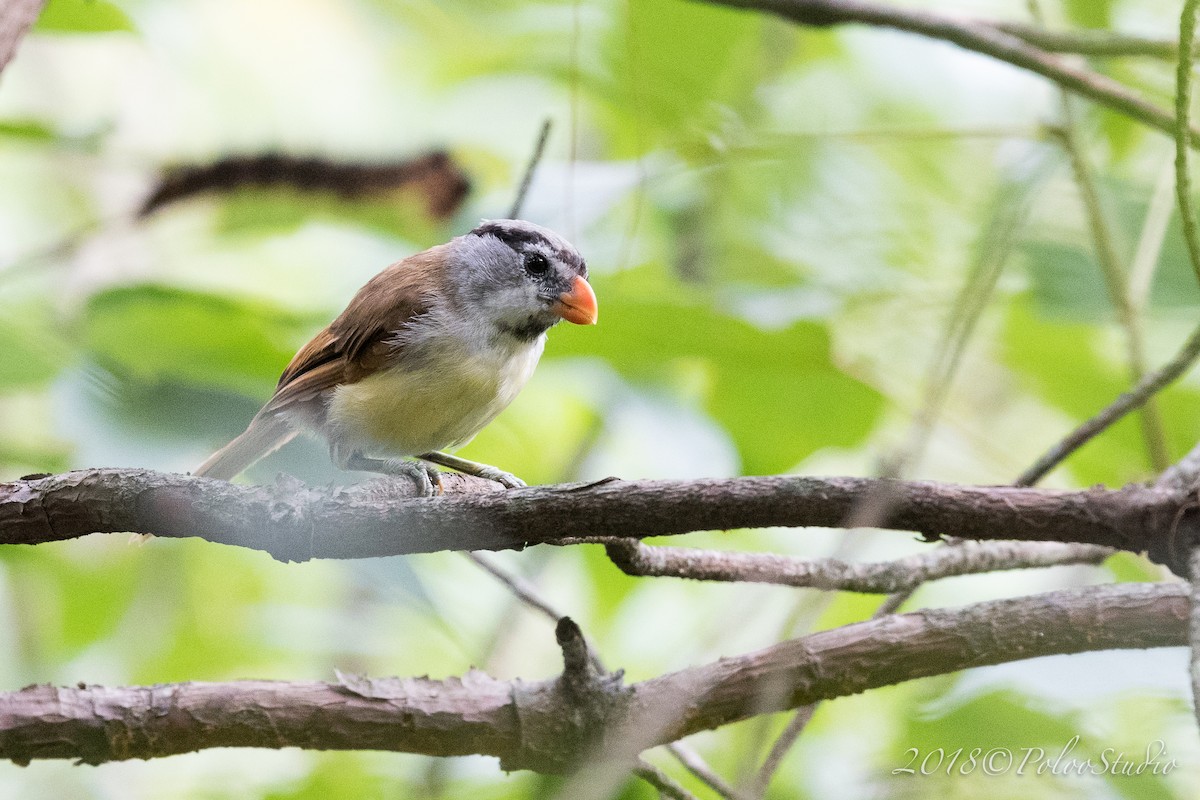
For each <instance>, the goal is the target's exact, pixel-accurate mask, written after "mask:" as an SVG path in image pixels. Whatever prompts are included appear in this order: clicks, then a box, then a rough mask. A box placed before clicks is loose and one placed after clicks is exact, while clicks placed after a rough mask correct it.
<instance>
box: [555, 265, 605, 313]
mask: <svg viewBox="0 0 1200 800" xmlns="http://www.w3.org/2000/svg"><path fill="white" fill-rule="evenodd" d="M554 312H555V313H556V314H558V315H559V316H560V317H562V318H563V319H565V320H566V321H567V322H574V323H575V324H576V325H595V324H596V293H595V292H593V291H592V285H591V284H590V283H588V282H587V281H586V280H584V278H583V276H577V277H576V278H575V283H574V284H572V286H571V291H569V292H563V293H562V294H560V295H559V296H558V302H557V303H555V304H554Z"/></svg>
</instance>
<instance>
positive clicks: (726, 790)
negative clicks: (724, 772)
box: [667, 742, 745, 800]
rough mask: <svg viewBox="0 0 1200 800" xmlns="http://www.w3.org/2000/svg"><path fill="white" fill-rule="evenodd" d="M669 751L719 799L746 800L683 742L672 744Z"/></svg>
mask: <svg viewBox="0 0 1200 800" xmlns="http://www.w3.org/2000/svg"><path fill="white" fill-rule="evenodd" d="M667 750H668V751H670V753H671V755H673V756H675V758H676V759H677V760H678V761H679V763H680V764H683V766H684V767H686V768H687V770H688V772H690V773H692V774H693V775H695V776H696V778H697V779H698V780H700V781H703V782H704V784H705V785H706V786H708V787H709V788H710V789H712V790H713V791H714V792H716V794H717V795H718V796H719V797H722V798H724V799H725V800H745V797H744V795H742V794H741V793H740V792H738V790H737V789H734V788H733V787H732V786H730V785H729V784H728V783H726V782H725V780H724V779H723V778H722V777H721V776H720V775H718V774H717V773H715V772H713V769H712V767H710V766H709V765H708V763H707V762H706V761H705V760H704V759H703V758H701V757H700V754H699V753H697V752H696V751H695V750H693V749H692V748H690V747H688V746H687V745H686V744H684V743H683V742H672V743H671V744H669V745H667Z"/></svg>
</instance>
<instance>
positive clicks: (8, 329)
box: [0, 314, 70, 391]
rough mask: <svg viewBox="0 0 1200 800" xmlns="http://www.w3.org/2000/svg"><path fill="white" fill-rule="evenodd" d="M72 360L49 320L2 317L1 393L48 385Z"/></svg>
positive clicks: (0, 333) (35, 315)
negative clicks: (8, 390) (6, 390)
mask: <svg viewBox="0 0 1200 800" xmlns="http://www.w3.org/2000/svg"><path fill="white" fill-rule="evenodd" d="M69 360H70V355H69V353H68V351H67V347H66V345H65V343H64V342H63V341H62V340H61V338H60V337H59V336H58V335H57V334H56V333H55V332H54V329H53V327H51V324H50V322H49V320H48V319H47V318H45V317H42V316H41V315H38V314H29V315H27V316H26V318H25V319H20V320H18V319H13V318H10V317H6V316H0V391H3V390H5V389H27V388H30V387H33V386H40V385H42V384H45V383H47V382H49V381H50V380H51V379H52V378H53V377H54V376H55V375H56V374H58V371H59V370H60V369H61V368H62V367H63V366H64V365H65V364H66V363H67V362H68V361H69Z"/></svg>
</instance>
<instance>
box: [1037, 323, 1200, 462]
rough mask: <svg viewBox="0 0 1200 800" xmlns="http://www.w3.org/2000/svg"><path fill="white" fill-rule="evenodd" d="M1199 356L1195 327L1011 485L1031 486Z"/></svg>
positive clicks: (1198, 334)
mask: <svg viewBox="0 0 1200 800" xmlns="http://www.w3.org/2000/svg"><path fill="white" fill-rule="evenodd" d="M1197 357H1200V327H1197V328H1196V329H1195V330H1194V331H1192V334H1191V335H1190V336H1189V337H1188V339H1187V341H1186V342H1184V344H1183V347H1182V348H1180V350H1179V352H1178V353H1176V354H1175V357H1174V358H1172V359H1171V360H1170V361H1168V362H1167V363H1166V364H1164V365H1163V366H1162V367H1161V368H1159V370H1158V371H1157V372H1152V373H1151V374H1149V375H1147V376H1146V377H1145V378H1143V379H1142V380H1141V381H1139V382H1138V385H1137V386H1135V387H1133V388H1132V389H1130V390H1129V391H1128V392H1125V393H1124V394H1122V395H1121V396H1120V397H1118V398H1117V399H1116V400H1114V401H1112V403H1110V404H1109V405H1108V406H1107V407H1105V408H1104V409H1102V410H1101V411H1100V412H1099V413H1098V414H1096V415H1095V416H1094V417H1092V418H1091V419H1089V420H1088V421H1086V422H1084V423H1083V424H1082V425H1080V426H1079V427H1078V428H1076V429H1075V430H1073V431H1071V433H1069V434H1067V435H1066V436H1065V437H1063V439H1062V440H1061V441H1060V442H1058V443H1057V444H1055V445H1054V446H1053V447H1051V448H1050V449H1049V450H1048V451H1046V453H1045V454H1043V455H1042V457H1041V458H1039V459H1038V460H1037V461H1036V462H1034V464H1033V466H1031V467H1030V468H1029V469H1027V470H1025V471H1024V472H1022V473H1021V475H1020V477H1019V478H1017V480H1016V482H1015V484H1014V485H1016V486H1032V485H1033V484H1035V483H1037V482H1038V481H1039V480H1041V479H1042V478H1043V477H1044V476H1045V475H1046V473H1048V472H1049V471H1050V470H1052V469H1054V468H1055V467H1057V466H1058V465H1059V464H1061V463H1062V462H1063V461H1064V460H1065V459H1066V458H1067V456H1069V455H1071V453H1073V452H1075V451H1076V450H1078V449H1079V448H1080V447H1082V446H1083V445H1084V444H1086V443H1087V442H1088V441H1090V440H1091V439H1092V438H1093V437H1095V436H1096V435H1097V434H1099V433H1101V432H1102V431H1104V430H1105V429H1107V428H1108V427H1109V426H1111V425H1112V424H1113V423H1115V422H1116V421H1117V420H1119V419H1121V417H1123V416H1125V415H1126V414H1128V413H1129V412H1130V411H1133V410H1134V409H1136V408H1139V407H1140V406H1141V405H1142V404H1143V403H1145V402H1146V400H1147V399H1149V398H1151V397H1153V396H1154V395H1155V394H1156V393H1157V392H1159V391H1160V390H1162V389H1163V388H1164V387H1166V386H1168V385H1170V384H1171V383H1173V382H1174V381H1175V380H1176V379H1177V378H1179V376H1181V375H1182V374H1183V373H1185V372H1187V370H1188V369H1189V368H1190V367H1191V366H1192V364H1194V363H1195V361H1196V358H1197Z"/></svg>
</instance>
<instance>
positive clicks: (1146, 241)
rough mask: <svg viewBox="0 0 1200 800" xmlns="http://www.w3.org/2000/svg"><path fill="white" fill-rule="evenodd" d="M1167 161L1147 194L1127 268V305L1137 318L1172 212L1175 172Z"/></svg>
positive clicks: (1143, 310)
mask: <svg viewBox="0 0 1200 800" xmlns="http://www.w3.org/2000/svg"><path fill="white" fill-rule="evenodd" d="M1173 160H1174V159H1173V158H1172V160H1171V161H1167V162H1165V163H1164V164H1163V167H1162V169H1161V170H1160V171H1159V174H1158V180H1156V181H1155V182H1154V190H1153V191H1152V192H1151V193H1150V205H1149V206H1148V207H1147V208H1146V219H1145V221H1144V222H1143V223H1142V230H1141V232H1140V233H1139V234H1138V241H1137V247H1136V248H1135V249H1134V253H1133V262H1132V263H1131V264H1130V265H1129V289H1128V291H1129V302H1130V303H1132V304H1133V307H1134V309H1135V310H1136V311H1137V313H1138V314H1139V315H1141V314H1145V313H1146V309H1147V307H1149V305H1150V288H1151V285H1152V284H1153V282H1154V273H1155V272H1156V271H1157V270H1158V262H1159V260H1160V258H1161V257H1162V249H1163V243H1164V242H1165V241H1166V239H1167V227H1168V226H1169V225H1170V224H1171V212H1172V211H1174V210H1175V191H1174V190H1175V169H1174V166H1173V163H1172V161H1173Z"/></svg>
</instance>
